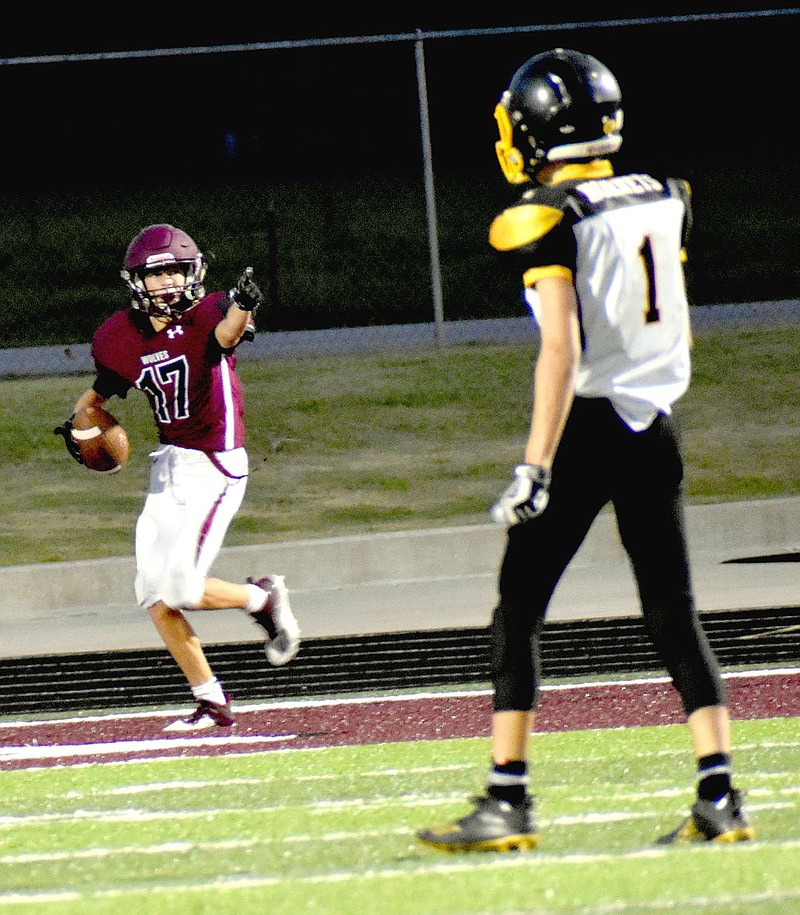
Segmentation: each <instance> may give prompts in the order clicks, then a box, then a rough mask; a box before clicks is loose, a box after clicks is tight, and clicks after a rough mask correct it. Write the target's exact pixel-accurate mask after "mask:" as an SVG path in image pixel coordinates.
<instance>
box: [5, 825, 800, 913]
mask: <svg viewBox="0 0 800 915" xmlns="http://www.w3.org/2000/svg"><path fill="white" fill-rule="evenodd" d="M798 848H800V839H785V840H782V841H778V842H752V843H751V842H738V843H736V844H734V845H715V844H713V843H705V844H697V845H693V846H691V849H674V848H669V847H664V848H640V849H634V850H632V851H629V852H567V853H564V854H548V853H547V852H541V851H535V852H530V853H521V854H515V855H513V856H512V855H506V856H502V857H500V856H496V857H489V856H486V857H481V858H480V864H481V869H485V870H493V871H498V870H502V871H507V870H516V869H519V868H530V867H531V864H532V863H534V862H535V864H536V866H537V868H541V867H545V866H547V865H553V866H558V867H571V866H575V865H579V866H581V867H583V866H584V865H586V864H603V863H613V864H618V863H619V862H620V861H642V860H644V861H647V860H657V859H661V858H665V857H667V856H668V855H675V854H681V853H682V852H685V851H691V853H692V854H709V855H714V854H724V855H725V857H726V860H729V858H730V856H731V855H733V854H742V855H745V854H758V853H759V852H761V851H776V850H779V851H787V850H792V851H793V850H796V849H798ZM440 859H441V856H440ZM474 871H475V859H474V858H472V859H470V858H469V856H467V857H466V858H465V859H462V858H459V859H458V860H456V861H454V860H453V859H452V858H451V857H449V856H448V859H447V860H446V861H442V862H441V863H433V864H421V865H419V866H416V867H409V868H382V869H379V870H369V871H363V872H358V873H355V872H347V871H337V872H334V873H330V874H310V875H308V876H305V877H302V876H297V875H290V876H285V877H267V876H265V877H223V878H215V879H214V880H206V881H201V882H193V883H163V884H159V883H148V885H147V887H142V888H139V887H129V886H121V887H119V888H107V889H104V890H90V891H89V892H86V893H78V892H76V891H72V890H67V891H63V892H58V891H51V892H40V893H30V894H28V893H9V894H4V895H0V905H16V904H19V903H23V902H24V903H28V904H31V903H38V904H46V903H51V902H52V903H56V902H68V901H77V900H84V901H88V900H97V899H119V898H124V897H128V898H130V897H132V896H136V895H141V894H148V895H149V894H152V893H168V894H175V893H213V892H215V891H220V890H222V891H226V890H239V889H245V890H247V889H266V888H270V887H283V886H287V887H290V888H291V889H292V890H293V891H295V890H296V889H297V888H298V887H299V886H303V885H322V884H332V883H338V884H345V883H352V882H356V883H360V884H364V883H367V882H373V881H391V880H408V879H409V878H414V877H424V876H430V875H434V876H451V875H457V874H462V873H474ZM729 898H730V901H731V902H732V903H733V902H737V903H738V902H748V901H759V900H764V899H781V900H783V901H789V900H794V899H800V889H791V890H783V891H782V890H770V891H769V892H768V893H767V892H756V893H751V894H736V895H733V894H731V895H730V897H729ZM718 899H719V897H714V899H713V900H712V899H711V898H708V897H704V896H683V897H681V898H680V899H678V900H677V901H676V900H669V901H668V900H665V901H664V902H663V903H661V902H658V901H656V902H654V903H644V905H645V906H648V907H650V906H653V905H655V906H659V907H660V908H661V909H669V910H671V911H674V910H675V908H676V906H677V907H680V908H683V907H685V906H691V907H693V908H694V907H697V906H702V905H709V904H711V903H716V902H717V901H718ZM622 905H623V906H624V907H623V908H617V907H616V904H612V906H608V907H606V909H605V910H604V911H606V912H608V913H613V912H615V911H622V912H624V911H625V910H626V909H633V910H635V909H639V910H641V908H642V904H641V903H634V902H631V903H622ZM584 911H587V912H588V911H591V912H597V911H598V909H597V908H595V907H593V908H591V909H584ZM653 911H658V909H657V908H656V909H653Z"/></svg>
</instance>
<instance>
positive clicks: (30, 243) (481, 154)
mask: <svg viewBox="0 0 800 915" xmlns="http://www.w3.org/2000/svg"><path fill="white" fill-rule="evenodd" d="M798 12H800V11H798V10H789V11H780V10H778V11H770V12H755V13H737V14H732V13H723V14H714V15H708V16H676V17H669V18H653V19H639V20H627V21H605V22H594V23H577V24H576V23H572V24H559V23H552V24H550V25H546V26H534V25H532V26H520V27H514V28H498V29H481V30H453V31H452V32H430V33H423V32H416V33H408V34H397V35H381V36H364V37H360V38H351V39H344V38H339V39H329V40H321V39H309V40H307V41H291V42H273V43H265V44H249V45H241V46H212V45H209V46H208V47H206V48H196V47H195V48H184V49H171V50H163V51H143V52H136V53H133V52H125V51H120V52H115V53H105V54H103V53H98V54H75V55H62V56H60V57H53V56H51V57H32V58H17V59H14V58H6V59H3V60H2V61H0V81H1V82H2V93H3V98H4V100H5V107H6V124H7V132H6V137H5V140H4V156H5V160H6V161H5V168H4V169H3V171H2V175H0V203H1V204H2V208H3V219H2V221H0V296H1V297H2V301H3V303H4V306H5V307H4V309H3V310H2V313H1V314H0V332H1V333H2V337H1V338H0V339H2V341H3V344H2V345H3V346H5V347H25V346H41V345H52V344H58V345H63V346H69V345H76V344H85V343H86V342H88V341H89V339H90V338H91V334H92V332H93V330H94V328H95V327H96V326H97V324H98V323H99V322H100V320H102V318H103V317H105V316H106V315H107V314H109V313H111V312H112V311H114V310H115V309H117V308H120V307H123V306H124V305H125V304H126V300H125V292H124V288H123V286H122V283H121V282H120V279H119V269H120V266H121V260H122V256H123V253H124V251H125V248H126V246H127V244H128V242H129V241H130V239H131V238H132V237H133V236H134V235H135V234H136V233H137V232H138V231H139V230H140V229H141V228H142V227H143V226H145V225H148V224H151V223H155V222H171V223H174V224H177V225H179V226H181V227H182V228H184V229H185V230H186V231H188V232H189V233H190V234H191V235H192V236H193V237H194V238H195V240H196V241H197V242H198V243H199V244H200V246H201V247H202V248H203V250H205V251H206V252H207V253H208V254H209V255H210V256H211V264H210V271H209V278H208V279H209V282H208V286H209V288H226V287H227V286H228V285H229V284H231V283H232V282H233V281H234V280H235V278H236V276H237V275H238V273H239V271H240V270H241V268H242V267H244V266H246V265H252V266H253V267H254V268H255V270H256V275H257V279H258V281H259V282H260V284H261V286H262V288H263V289H264V291H265V292H266V293H267V294H268V297H269V307H268V308H266V309H264V311H263V312H262V314H261V315H260V319H261V326H262V329H263V330H271V331H276V332H287V331H294V330H310V331H321V330H324V329H330V328H343V327H344V328H359V327H362V328H363V327H375V326H382V325H385V326H390V327H391V326H403V325H426V326H432V327H433V329H434V333H435V335H436V337H437V339H439V340H446V339H448V334H446V333H444V332H443V331H442V327H443V325H449V324H451V323H452V322H469V321H494V320H502V319H514V318H520V317H522V316H523V315H524V309H523V307H522V304H521V301H520V295H519V277H517V276H514V275H509V274H508V272H507V270H506V269H505V268H504V267H503V266H502V265H501V264H499V263H498V262H497V260H496V259H495V257H494V255H493V253H492V251H491V249H490V248H489V245H488V241H487V235H488V226H489V223H490V221H491V219H492V218H493V216H494V215H495V214H496V212H498V211H499V210H500V209H502V208H503V207H505V206H507V205H509V204H511V203H512V202H513V201H514V199H515V195H516V192H515V191H514V190H513V189H511V188H510V187H509V186H508V185H507V184H506V183H505V181H504V179H503V177H502V175H501V174H500V170H499V169H498V168H497V163H496V159H495V156H494V148H493V146H494V141H495V127H494V122H493V118H492V111H493V108H494V105H495V103H496V101H497V98H498V97H499V94H500V92H501V91H502V89H503V88H504V86H505V85H506V84H507V82H508V79H509V77H510V75H511V74H512V72H513V71H514V70H515V69H516V67H517V66H518V65H519V64H521V63H522V62H523V61H524V60H525V59H527V58H528V57H529V56H531V55H532V54H534V53H538V52H540V51H542V50H546V49H548V48H550V47H554V46H558V45H562V46H571V47H577V48H579V49H581V50H585V51H588V52H591V53H593V54H595V55H596V56H598V57H600V58H601V59H603V60H604V61H605V62H607V63H608V64H609V66H610V67H611V68H612V69H613V70H614V71H615V72H616V74H617V76H618V78H619V80H620V83H621V85H622V89H623V97H624V107H625V114H626V124H625V132H624V135H625V142H624V144H623V149H622V152H621V153H620V163H619V165H620V167H621V168H625V167H628V165H629V163H630V164H631V165H633V166H635V167H636V168H639V169H647V170H651V171H657V172H661V171H664V170H666V171H669V172H670V173H672V174H680V175H683V176H685V177H688V178H689V180H690V181H691V182H692V185H693V188H694V193H695V208H696V227H695V231H694V236H693V241H692V246H691V250H690V258H691V261H690V264H691V266H690V272H689V282H690V291H691V294H692V298H693V301H694V302H695V304H699V305H705V304H715V303H725V302H737V303H741V302H766V301H775V300H781V299H792V298H795V297H796V296H797V288H798V279H799V277H798V273H799V272H800V268H798V266H797V263H796V259H792V258H784V257H782V256H780V253H779V252H781V251H783V250H795V249H796V248H797V246H798V240H800V216H798V214H797V209H796V208H794V207H787V206H786V203H785V201H786V194H787V189H788V188H789V187H792V186H793V183H792V182H793V180H794V179H793V177H792V176H791V175H790V169H793V167H794V163H793V159H792V157H791V155H790V147H789V144H790V143H792V142H793V139H792V137H791V136H790V134H789V132H788V131H783V130H782V129H781V127H780V125H781V123H783V122H784V121H785V111H784V106H785V104H786V102H785V100H784V98H783V94H782V92H781V91H779V88H780V87H781V86H786V85H792V84H793V82H794V74H793V72H792V61H793V55H794V49H793V40H794V30H793V29H792V28H791V26H793V25H796V24H797V14H798ZM769 87H777V88H775V91H770V90H769ZM776 252H778V253H776ZM451 336H452V335H451Z"/></svg>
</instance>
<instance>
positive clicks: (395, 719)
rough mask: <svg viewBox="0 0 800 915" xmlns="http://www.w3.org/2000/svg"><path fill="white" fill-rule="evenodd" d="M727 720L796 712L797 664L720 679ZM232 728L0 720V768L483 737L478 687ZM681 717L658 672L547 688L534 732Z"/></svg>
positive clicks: (255, 720)
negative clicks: (177, 728) (724, 684)
mask: <svg viewBox="0 0 800 915" xmlns="http://www.w3.org/2000/svg"><path fill="white" fill-rule="evenodd" d="M726 682H727V687H728V701H729V707H730V710H731V716H732V717H733V718H734V719H753V718H776V717H794V716H797V715H800V669H790V670H780V671H777V670H776V671H768V670H765V671H750V672H744V673H736V674H729V675H727V677H726ZM234 708H235V711H236V713H237V722H236V725H235V726H234V727H233V728H225V729H222V728H213V729H211V730H206V731H194V732H189V733H185V732H184V733H180V732H178V733H176V732H164V730H163V728H164V726H165V724H168V723H169V722H171V721H173V720H174V719H175V718H177V717H180V716H181V715H182V714H183V713H184V711H185V710H183V709H178V710H174V709H173V710H172V711H170V712H152V713H119V714H109V715H93V716H86V717H81V718H60V719H51V720H42V719H37V720H36V721H18V720H17V721H6V722H2V721H0V771H3V770H10V769H28V768H43V767H47V766H69V765H78V764H86V763H98V762H111V761H123V760H133V759H153V758H165V757H186V756H210V755H216V754H220V753H252V752H258V751H264V750H271V749H283V750H286V749H302V748H308V747H333V746H346V745H352V744H374V743H388V742H395V741H407V740H436V739H444V738H454V737H485V736H488V735H489V724H490V716H491V696H490V695H489V693H488V692H485V691H464V692H448V693H424V694H415V695H402V696H395V697H385V696H384V697H375V698H357V699H355V698H350V699H347V698H343V699H330V700H316V701H313V700H310V701H298V702H282V703H274V704H260V705H244V704H241V705H239V706H238V707H237V706H236V704H234ZM683 720H684V716H683V712H682V709H681V706H680V703H679V701H678V699H677V695H676V694H675V692H674V691H673V690H672V688H671V686H670V685H669V683H668V682H667V681H666V680H664V679H647V680H631V681H623V682H617V683H585V684H569V685H564V686H552V687H549V688H548V687H545V689H544V690H543V693H542V702H541V706H540V708H539V714H538V719H537V730H538V731H543V732H546V731H565V730H585V729H590V728H612V727H636V726H642V725H660V724H675V723H678V722H681V721H683Z"/></svg>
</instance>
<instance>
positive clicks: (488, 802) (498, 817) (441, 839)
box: [417, 797, 539, 852]
mask: <svg viewBox="0 0 800 915" xmlns="http://www.w3.org/2000/svg"><path fill="white" fill-rule="evenodd" d="M472 802H473V804H475V810H473V811H472V813H469V814H467V816H465V817H462V818H461V819H460V820H456V821H455V822H454V823H448V824H447V825H445V826H437V827H434V828H433V829H423V830H421V831H420V832H418V833H417V839H419V841H420V842H422V844H423V845H429V846H430V847H431V848H436V849H438V850H439V851H448V852H467V851H527V850H529V849H531V848H536V844H537V842H538V841H539V836H538V834H537V832H536V823H535V821H534V819H533V801H532V800H531V799H530V798H527V799H526V801H525V802H524V803H523V804H520V805H512V804H509V803H508V802H507V801H498V800H496V799H495V798H493V797H476V798H473V799H472Z"/></svg>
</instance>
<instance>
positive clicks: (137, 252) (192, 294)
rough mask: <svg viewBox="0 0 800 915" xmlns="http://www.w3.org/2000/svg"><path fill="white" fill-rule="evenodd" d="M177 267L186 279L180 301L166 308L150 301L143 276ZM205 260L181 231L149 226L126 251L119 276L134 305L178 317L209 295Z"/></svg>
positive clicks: (173, 228) (144, 309) (191, 240)
mask: <svg viewBox="0 0 800 915" xmlns="http://www.w3.org/2000/svg"><path fill="white" fill-rule="evenodd" d="M173 265H177V266H179V267H181V269H182V270H183V271H184V275H185V276H186V285H185V287H184V289H183V295H182V296H181V298H180V300H179V301H178V302H175V303H171V304H169V305H167V304H166V303H163V302H154V301H152V299H151V298H150V294H149V293H148V291H147V289H146V287H145V284H144V276H145V274H146V273H148V272H150V271H155V270H159V269H163V268H164V267H168V266H173ZM205 274H206V261H205V258H204V257H203V254H202V253H201V251H200V250H199V249H198V247H197V245H196V244H195V243H194V241H193V239H192V238H190V237H189V236H188V235H187V234H186V233H185V232H184V231H183V230H182V229H176V228H175V226H170V225H155V226H148V227H147V228H146V229H142V231H141V232H140V233H139V234H138V235H137V236H136V238H134V239H133V241H132V242H131V243H130V245H128V250H127V251H126V252H125V260H124V262H123V266H122V270H121V271H120V276H121V277H122V279H123V280H124V281H125V283H126V284H127V286H128V289H129V290H130V292H131V294H132V296H133V298H132V301H131V305H132V306H133V307H134V308H138V309H139V310H140V311H143V312H145V313H146V314H151V315H158V316H162V317H171V318H177V317H180V315H182V314H183V313H184V312H186V311H188V310H189V309H190V308H193V307H194V306H195V305H196V304H197V303H198V302H199V301H200V299H202V298H203V296H204V295H205V294H206V293H205V289H204V288H203V279H204V278H205Z"/></svg>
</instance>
